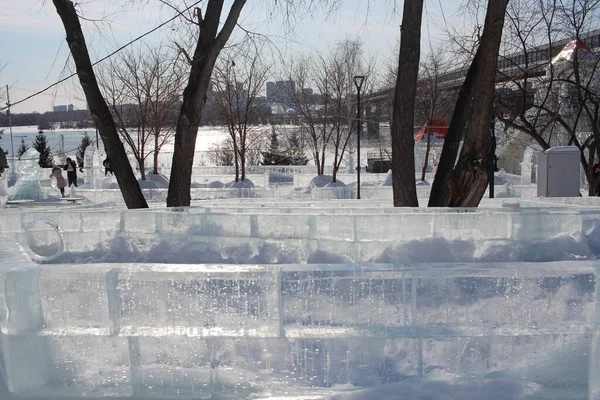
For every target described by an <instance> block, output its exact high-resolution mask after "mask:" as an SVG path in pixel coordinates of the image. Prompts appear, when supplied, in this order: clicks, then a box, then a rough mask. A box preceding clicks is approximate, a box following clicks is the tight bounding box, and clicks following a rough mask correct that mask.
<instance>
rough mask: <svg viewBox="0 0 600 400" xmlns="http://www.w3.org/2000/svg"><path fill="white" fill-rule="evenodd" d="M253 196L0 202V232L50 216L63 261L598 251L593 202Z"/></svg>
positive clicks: (444, 257) (336, 259)
mask: <svg viewBox="0 0 600 400" xmlns="http://www.w3.org/2000/svg"><path fill="white" fill-rule="evenodd" d="M232 204H235V203H232ZM255 204H257V205H256V206H255V207H254V206H252V202H250V203H249V204H248V205H246V206H239V208H236V207H235V206H229V208H228V207H227V204H226V203H224V204H223V205H222V206H219V205H218V204H211V205H210V206H207V207H195V208H181V209H176V210H173V209H170V210H165V209H159V210H150V211H143V212H140V211H126V210H123V211H115V209H110V210H98V209H91V208H89V209H88V208H78V209H71V210H69V212H68V213H62V212H58V211H51V210H40V211H37V210H35V209H30V210H27V211H23V212H20V211H19V210H16V211H13V210H4V211H3V215H2V218H0V230H1V231H2V232H4V233H5V234H6V235H8V236H10V237H13V238H15V239H16V240H17V241H18V242H19V243H21V244H25V243H26V242H27V240H28V238H27V235H26V234H25V229H26V227H27V226H28V225H29V224H30V223H32V222H34V221H37V220H49V221H52V222H54V223H56V225H57V226H58V229H59V230H60V232H61V235H62V238H63V239H64V246H65V253H64V255H63V256H62V258H59V259H58V261H62V262H84V260H88V262H89V261H95V262H100V261H109V262H119V261H120V262H162V263H214V262H225V263H234V264H243V263H264V264H277V263H322V262H327V263H353V262H375V263H377V262H379V263H382V262H383V263H386V262H392V263H408V262H422V261H432V262H435V261H473V260H481V261H555V260H562V259H569V258H592V257H595V256H596V255H599V254H600V240H599V239H598V237H599V236H598V235H599V233H598V229H599V227H600V213H598V210H597V209H593V208H590V209H583V208H569V207H564V206H561V205H559V204H557V205H555V207H551V206H544V208H543V209H540V208H539V205H538V206H536V205H535V204H533V205H531V206H529V205H527V204H526V202H521V203H520V204H507V207H502V208H496V209H479V210H476V211H475V210H467V209H464V210H463V209H457V210H452V211H448V210H441V209H440V210H435V209H423V210H420V209H418V210H417V209H416V210H397V209H393V208H390V209H384V210H383V211H382V210H381V209H379V210H378V209H377V207H376V206H374V207H373V208H361V207H355V208H351V207H344V206H339V207H337V206H336V207H331V206H329V207H326V208H325V207H323V208H319V205H322V203H314V204H313V206H312V207H304V208H299V207H295V206H294V205H293V204H291V205H290V206H289V207H288V206H287V203H286V204H280V203H279V204H276V205H273V206H272V207H273V208H272V209H271V208H269V207H271V205H270V203H268V202H267V203H263V202H256V203H255ZM263 204H264V205H263ZM432 250H435V251H432Z"/></svg>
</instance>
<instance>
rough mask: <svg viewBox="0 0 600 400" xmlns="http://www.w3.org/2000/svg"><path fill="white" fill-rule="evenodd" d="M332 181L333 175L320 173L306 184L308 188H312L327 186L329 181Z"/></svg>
mask: <svg viewBox="0 0 600 400" xmlns="http://www.w3.org/2000/svg"><path fill="white" fill-rule="evenodd" d="M332 181H333V177H332V176H331V175H321V176H315V177H314V178H313V179H312V180H311V181H310V185H309V186H308V187H309V188H310V189H312V188H322V187H325V186H327V185H328V184H329V183H331V182H332Z"/></svg>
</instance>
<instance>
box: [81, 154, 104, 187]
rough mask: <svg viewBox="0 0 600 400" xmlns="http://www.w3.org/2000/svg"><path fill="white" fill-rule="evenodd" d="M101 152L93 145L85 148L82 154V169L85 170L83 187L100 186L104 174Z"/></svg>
mask: <svg viewBox="0 0 600 400" xmlns="http://www.w3.org/2000/svg"><path fill="white" fill-rule="evenodd" d="M102 157H103V154H102V153H101V152H100V151H99V150H98V149H97V148H96V146H94V145H89V146H88V147H87V148H86V149H85V154H84V156H83V169H84V171H85V178H84V179H85V187H87V188H101V187H102V184H101V180H102V178H103V176H104V174H103V168H102V160H103V158H102Z"/></svg>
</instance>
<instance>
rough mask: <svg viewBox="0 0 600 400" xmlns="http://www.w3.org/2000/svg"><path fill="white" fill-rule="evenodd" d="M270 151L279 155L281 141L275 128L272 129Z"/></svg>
mask: <svg viewBox="0 0 600 400" xmlns="http://www.w3.org/2000/svg"><path fill="white" fill-rule="evenodd" d="M269 151H270V152H271V153H273V154H277V153H279V139H278V138H277V131H276V130H275V127H274V126H272V127H271V143H270V144H269Z"/></svg>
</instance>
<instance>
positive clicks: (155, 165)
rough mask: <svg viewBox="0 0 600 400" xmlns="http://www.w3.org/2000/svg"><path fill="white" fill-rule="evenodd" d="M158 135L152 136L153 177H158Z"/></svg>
mask: <svg viewBox="0 0 600 400" xmlns="http://www.w3.org/2000/svg"><path fill="white" fill-rule="evenodd" d="M158 153H159V149H158V133H155V134H154V155H153V156H154V157H153V169H152V172H153V173H154V175H158Z"/></svg>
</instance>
